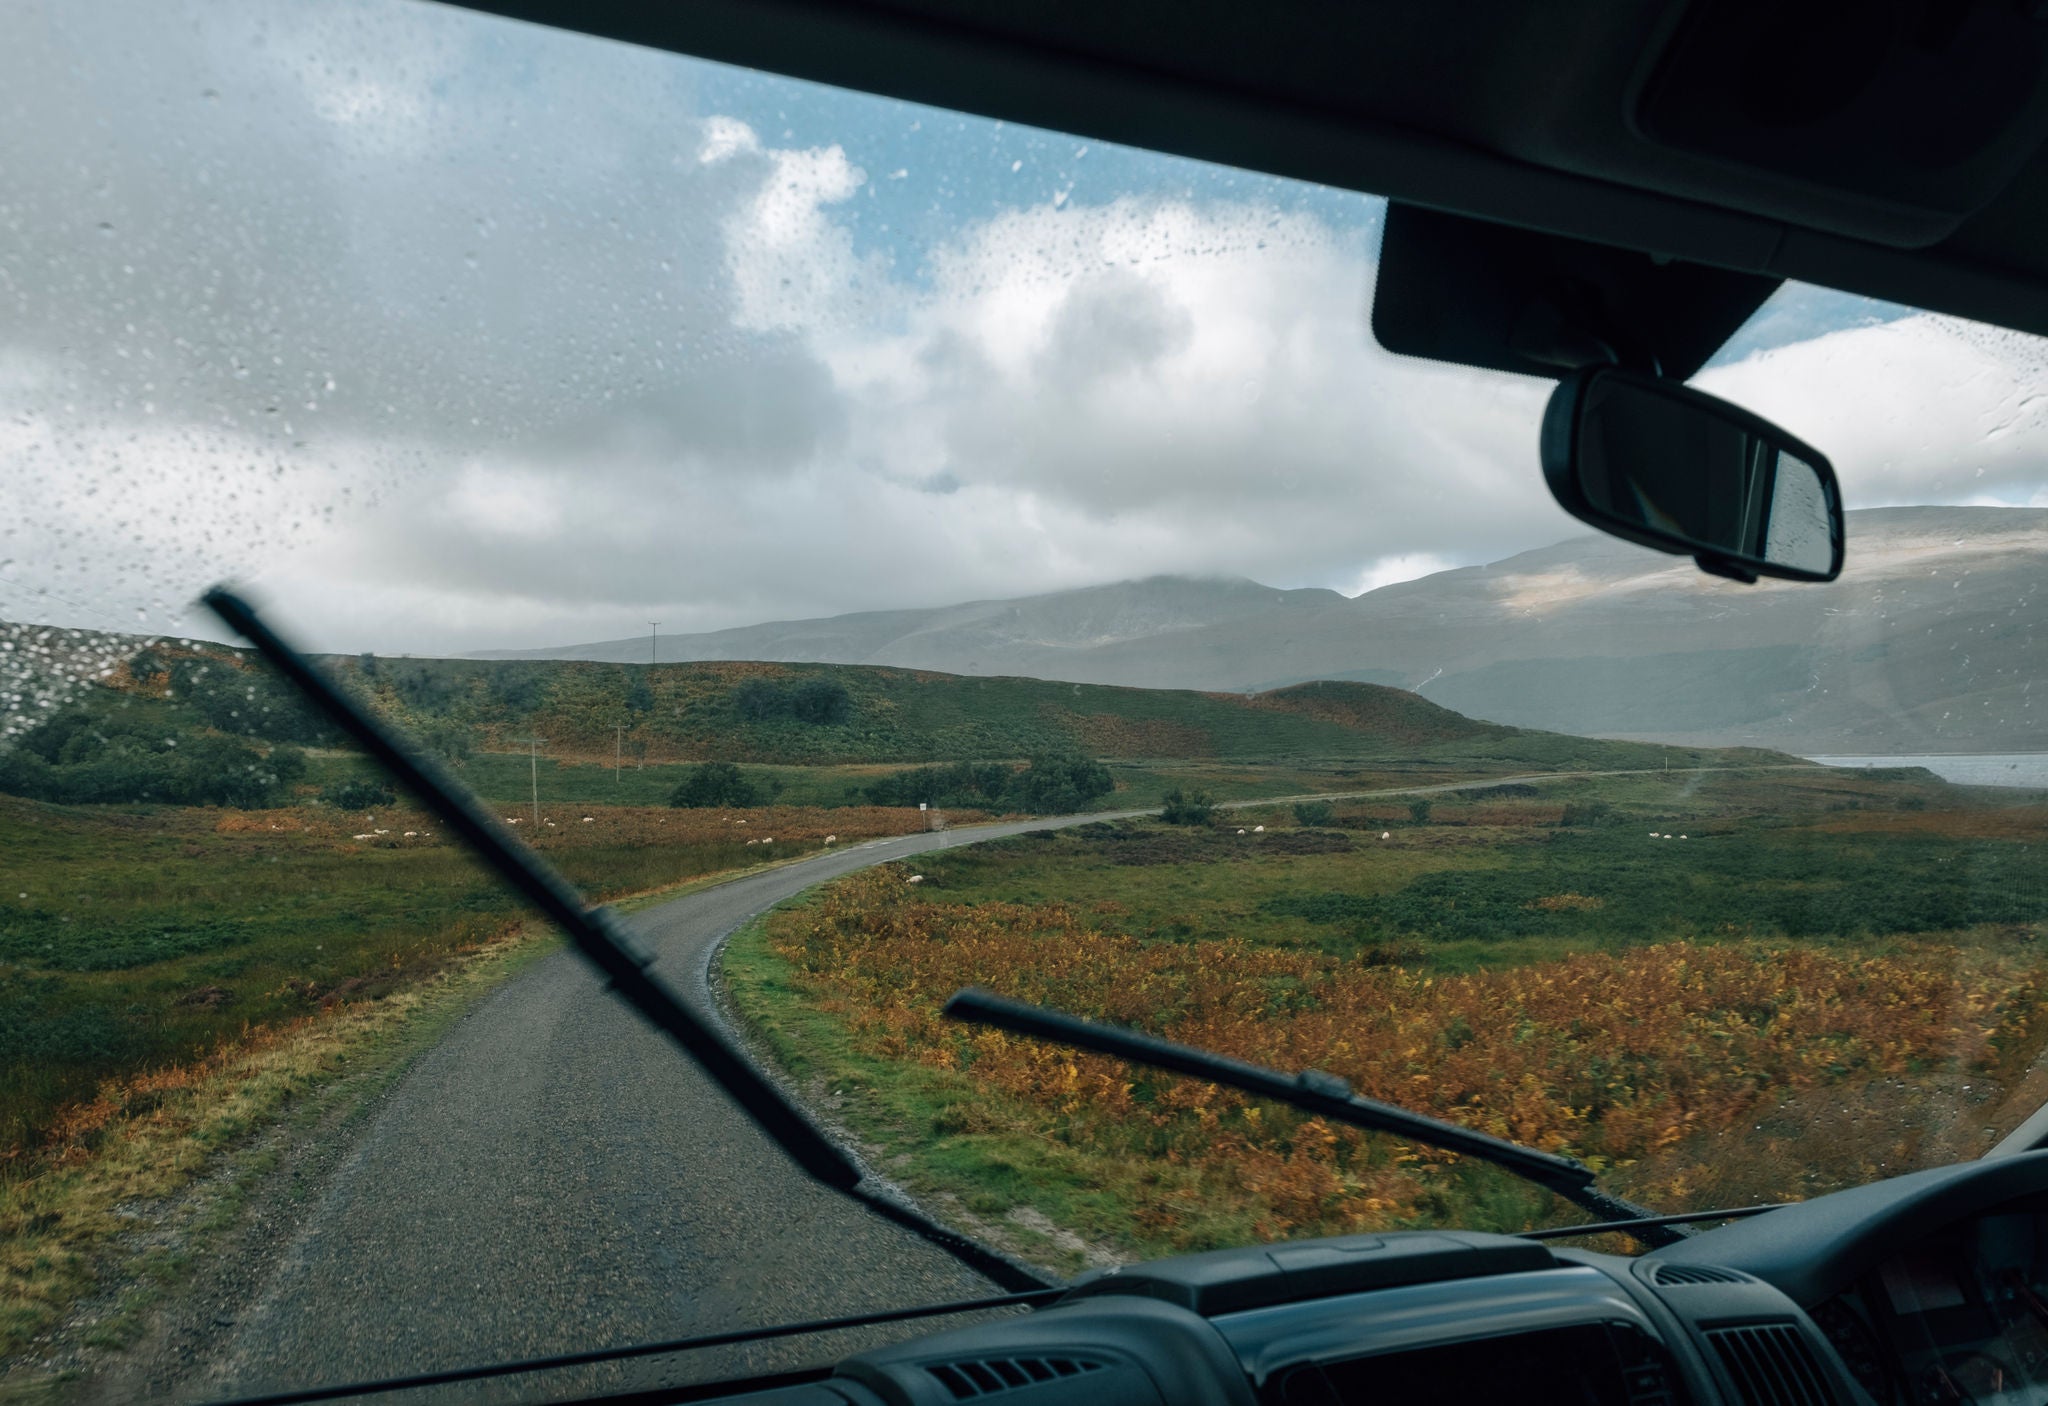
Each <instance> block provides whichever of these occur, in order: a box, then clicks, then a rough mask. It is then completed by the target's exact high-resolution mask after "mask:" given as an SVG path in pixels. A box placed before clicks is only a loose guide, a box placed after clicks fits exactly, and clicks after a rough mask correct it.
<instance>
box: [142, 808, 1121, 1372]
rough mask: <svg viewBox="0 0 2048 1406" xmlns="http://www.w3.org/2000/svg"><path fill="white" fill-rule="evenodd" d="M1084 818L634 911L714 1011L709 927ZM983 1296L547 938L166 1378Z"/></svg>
mask: <svg viewBox="0 0 2048 1406" xmlns="http://www.w3.org/2000/svg"><path fill="white" fill-rule="evenodd" d="M1130 813H1131V812H1121V814H1130ZM1099 818H1107V817H1106V816H1072V817H1063V818H1061V819H1058V820H1029V821H1019V822H1006V823H1002V824H996V825H984V826H974V827H967V828H962V829H959V830H947V831H938V832H935V833H930V834H918V835H908V836H902V837H898V838H895V839H887V840H877V841H872V842H869V843H865V844H860V845H852V846H849V847H847V848H846V849H843V850H834V851H829V852H827V853H825V854H821V855H818V856H815V857H812V858H808V859H804V860H800V861H797V862H795V863H792V864H787V865H782V866H779V867H776V868H773V869H768V870H764V871H762V872H760V873H756V874H751V875H748V876H746V877H744V878H740V879H735V880H733V881H731V882H729V883H724V884H719V885H717V886H714V887H712V888H708V889H703V890H700V891H698V892H696V893H692V894H689V895H687V896H685V897H682V898H678V899H676V900H674V901H672V902H669V903H665V904H662V905H660V906H658V907H654V908H650V909H647V910H645V911H643V912H640V913H638V914H635V915H633V916H632V917H630V918H629V919H628V920H627V921H628V923H629V924H630V926H632V927H633V928H634V930H635V931H636V932H638V933H639V934H640V936H641V938H642V939H643V940H644V941H645V942H646V943H647V944H648V945H649V946H650V947H651V949H652V950H653V951H654V953H655V955H656V959H657V970H659V971H660V972H661V973H662V974H663V975H664V976H665V977H666V978H667V979H668V980H669V981H670V982H671V983H672V984H674V985H675V986H676V987H677V988H678V989H679V990H681V991H682V993H683V994H684V996H685V998H686V999H687V1000H689V1001H690V1002H691V1003H692V1004H693V1005H695V1006H696V1007H697V1008H698V1009H699V1010H700V1011H704V1012H707V1013H710V1014H711V1015H712V1016H713V1018H716V1012H715V1009H714V1007H713V1002H712V997H711V993H710V987H709V982H708V972H709V969H710V964H711V958H712V956H713V954H714V953H715V951H716V950H717V947H718V944H719V943H720V942H721V941H722V940H723V939H724V938H725V937H726V936H727V935H728V934H729V933H731V932H732V931H733V930H734V929H735V928H737V927H738V926H739V925H740V924H741V923H743V922H745V921H746V920H747V919H749V918H751V917H753V916H754V915H755V914H757V913H760V912H762V911H763V910H765V909H767V908H769V907H771V906H772V905H774V904H776V903H779V902H781V901H782V900H783V899H785V898H789V897H791V896H793V895H795V894H797V893H800V892H802V891H803V890H804V889H807V888H810V887H811V886H813V885H815V884H818V883H821V882H823V881H825V880H827V879H831V878H835V877H837V876H839V875H841V874H845V873H848V872H850V871H852V870H855V869H859V868H863V867H865V866H867V865H871V864H876V863H881V862H884V861H887V860H890V859H897V858H902V857H906V856H909V855H914V854H919V853H923V852H925V851H927V850H932V849H940V848H947V847H951V846H954V845H958V844H963V843H972V842H974V841H976V840H983V839H990V838H994V837H996V836H1000V835H1008V834H1016V833H1019V832H1021V831H1024V830H1033V829H1043V828H1046V827H1047V826H1051V825H1073V824H1079V823H1083V822H1085V821H1087V820H1092V819H1099ZM991 1292H996V1290H994V1288H993V1287H992V1286H991V1285H990V1284H989V1283H988V1282H987V1281H985V1280H984V1279H982V1278H981V1277H980V1276H979V1275H977V1274H975V1273H973V1272H972V1271H970V1270H968V1269H966V1268H965V1267H963V1266H962V1265H960V1264H959V1263H958V1262H957V1261H955V1260H953V1259H952V1258H951V1257H950V1256H948V1255H946V1254H945V1253H943V1252H942V1251H940V1250H938V1249H936V1248H935V1247H933V1246H931V1245H930V1244H928V1243H926V1242H925V1241H923V1240H920V1239H918V1238H917V1237H916V1236H914V1235H912V1234H911V1233H909V1232H908V1231H905V1230H903V1229H901V1228H900V1227H898V1226H895V1225H893V1224H891V1223H889V1222H887V1221H884V1220H882V1219H880V1218H879V1217H877V1216H875V1215H873V1214H872V1213H870V1212H868V1211H867V1210H865V1209H863V1208H862V1207H860V1206H858V1205H856V1204H855V1203H853V1202H851V1201H848V1200H847V1199H845V1198H844V1197H841V1196H839V1195H837V1194H835V1193H833V1192H829V1191H826V1190H824V1189H822V1188H820V1187H818V1186H817V1185H816V1184H814V1183H813V1182H811V1181H810V1180H809V1179H808V1178H806V1177H805V1176H804V1175H803V1173H801V1172H799V1171H798V1170H797V1169H796V1167H795V1166H794V1165H793V1164H792V1163H791V1162H790V1161H789V1160H788V1158H787V1157H785V1156H783V1155H782V1153H781V1152H780V1151H779V1150H778V1149H777V1148H776V1147H775V1146H774V1145H773V1144H771V1143H769V1142H768V1141H767V1140H766V1139H765V1138H763V1137H762V1136H761V1134H760V1133H759V1132H758V1131H756V1130H755V1128H754V1125H753V1124H752V1123H751V1122H749V1121H748V1119H747V1118H746V1117H745V1115H743V1114H742V1113H740V1112H739V1110H738V1109H737V1108H735V1107H734V1106H733V1105H732V1104H731V1103H730V1102H729V1101H728V1100H727V1099H726V1097H725V1095H724V1094H723V1093H722V1092H721V1091H720V1090H719V1089H718V1088H717V1087H716V1086H715V1085H713V1084H711V1083H710V1081H709V1080H707V1079H705V1078H704V1077H703V1075H701V1074H700V1073H699V1072H698V1070H697V1068H696V1066H695V1065H694V1064H693V1063H691V1062H690V1061H689V1060H688V1059H687V1057H685V1056H684V1055H682V1054H681V1053H680V1052H679V1051H678V1050H676V1049H675V1048H674V1047H673V1046H672V1045H671V1044H669V1042H668V1041H667V1040H666V1039H665V1038H664V1037H662V1036H660V1035H658V1034H656V1033H654V1032H653V1031H652V1030H650V1029H649V1028H648V1027H647V1026H645V1025H644V1024H643V1023H642V1022H641V1021H640V1020H639V1018H638V1017H637V1016H635V1015H634V1014H632V1013H631V1012H630V1011H628V1010H627V1009H626V1008H625V1007H624V1006H623V1005H621V1004H620V1002H619V1001H618V1000H617V999H616V998H614V997H612V996H611V995H609V994H608V993H607V992H606V991H605V990H604V989H603V988H602V987H601V985H600V984H599V981H598V979H597V977H596V976H595V975H593V974H592V972H591V971H590V969H589V968H587V967H586V966H585V965H584V964H583V963H582V961H581V960H580V959H579V958H578V957H576V956H575V955H574V954H573V953H571V952H568V951H563V952H560V953H557V954H555V955H553V956H551V957H548V958H546V959H544V960H543V961H541V962H539V963H537V964H536V965H535V966H533V967H532V968H530V969H528V970H527V971H526V972H524V973H522V974H521V975H520V976H519V977H517V978H515V979H514V980H512V981H510V982H508V983H507V984H506V985H505V986H503V987H502V988H500V989H499V990H498V991H496V992H494V993H493V994H492V995H491V996H489V997H488V998H486V999H485V1000H484V1001H482V1002H480V1003H479V1004H478V1006H477V1007H476V1008H475V1010H473V1011H472V1012H471V1013H470V1014H469V1015H467V1016H466V1017H465V1018H464V1019H463V1020H462V1021H461V1022H460V1023H458V1024H457V1026H456V1027H455V1028H454V1029H453V1031H451V1033H450V1034H449V1035H448V1037H447V1038H446V1039H445V1040H443V1041H442V1042H441V1043H440V1044H438V1045H437V1046H435V1048H434V1049H433V1050H432V1051H431V1052H429V1053H428V1054H426V1055H424V1056H423V1057H421V1059H420V1060H419V1062H418V1063H417V1064H416V1065H415V1066H414V1067H413V1068H412V1069H411V1070H410V1071H408V1073H407V1074H406V1076H405V1078H404V1079H403V1080H402V1081H401V1083H400V1084H399V1085H398V1086H397V1087H396V1089H394V1090H393V1092H392V1093H391V1094H390V1095H389V1096H388V1097H387V1098H386V1099H385V1101H384V1102H383V1104H382V1106H381V1107H380V1108H379V1109H378V1110H377V1111H376V1113H375V1115H374V1116H373V1117H372V1118H370V1119H369V1120H368V1121H367V1124H366V1126H364V1128H363V1131H362V1133H361V1135H360V1138H359V1140H358V1142H357V1144H356V1145H355V1147H354V1148H353V1149H352V1150H351V1151H350V1152H349V1153H348V1154H347V1155H346V1156H345V1157H343V1158H342V1159H340V1161H339V1164H338V1166H337V1169H336V1171H335V1173H334V1174H333V1175H332V1176H331V1177H330V1178H329V1179H328V1181H327V1183H326V1185H324V1186H323V1187H321V1188H319V1189H318V1190H317V1191H316V1192H314V1199H313V1203H312V1205H311V1208H310V1210H309V1211H308V1212H307V1213H306V1214H305V1216H304V1217H303V1219H302V1221H301V1223H300V1228H299V1230H298V1233H297V1234H296V1236H295V1237H294V1238H293V1239H292V1240H291V1242H290V1243H289V1245H288V1246H287V1248H285V1250H284V1251H283V1253H282V1254H281V1255H280V1256H279V1257H278V1259H277V1261H276V1263H275V1265H274V1266H273V1267H272V1268H271V1270H270V1272H269V1273H268V1274H266V1275H265V1276H263V1277H262V1279H261V1281H260V1282H259V1284H258V1287H257V1289H256V1291H255V1296H254V1298H253V1300H252V1301H251V1302H248V1303H246V1304H244V1305H243V1306H242V1307H241V1308H240V1309H239V1311H236V1312H234V1313H232V1314H231V1315H229V1317H231V1318H232V1321H233V1326H232V1327H231V1328H230V1329H228V1330H227V1332H226V1334H225V1337H224V1340H223V1341H221V1342H220V1343H219V1345H218V1349H217V1350H216V1351H215V1352H213V1353H211V1354H210V1355H209V1356H210V1359H211V1360H210V1361H209V1362H207V1363H204V1364H194V1366H195V1368H196V1370H195V1371H194V1373H193V1375H192V1376H190V1377H189V1378H188V1379H187V1380H186V1381H185V1382H184V1383H182V1384H181V1389H180V1391H179V1395H180V1396H182V1397H183V1398H184V1399H186V1400H195V1401H201V1400H208V1399H216V1398H219V1397H225V1396H236V1395H244V1394H253V1393H256V1392H261V1391H281V1390H287V1389H291V1388H298V1387H310V1386H317V1385H321V1384H324V1383H339V1382H344V1381H353V1380H361V1379H365V1378H374V1377H383V1376H390V1375H396V1374H403V1373H411V1372H422V1371H431V1370H435V1369H440V1368H448V1367H457V1366H463V1365H467V1364H471V1363H483V1362H492V1361H498V1360H503V1359H506V1358H512V1357H532V1356H538V1355H543V1354H550V1353H559V1352H572V1351H577V1350H581V1349H588V1348H594V1347H603V1346H611V1345H618V1344H625V1343H633V1342H642V1341H648V1340H652V1339H657V1338H671V1337H681V1336H687V1335H693V1334H700V1333H713V1332H718V1331H721V1330H725V1329H731V1328H741V1327H750V1326H756V1325H762V1324H770V1323H777V1322H787V1321H793V1320H797V1319H806V1318H823V1317H831V1316H835V1315H841V1314H851V1313H859V1312H862V1311H865V1310H871V1309H879V1308H891V1307H901V1306H905V1305H909V1304H913V1303H919V1302H929V1301H933V1300H939V1299H958V1298H969V1297H975V1296H977V1295H981V1294H985V1293H991ZM878 1331H879V1330H878ZM913 1331H914V1330H913ZM867 1341H879V1339H876V1338H869V1339H861V1340H859V1341H856V1340H854V1338H853V1336H852V1335H846V1334H841V1335H834V1336H829V1337H824V1338H817V1339H812V1340H810V1341H808V1342H802V1341H799V1342H796V1343H783V1344H765V1345H751V1346H748V1347H738V1348H728V1349H718V1350H714V1351H711V1352H707V1353H700V1354H694V1355H692V1356H690V1357H687V1358H680V1359H679V1358H657V1359H649V1360H646V1361H642V1362H638V1363H633V1364H623V1365H617V1366H611V1367H604V1368H587V1369H578V1370H576V1371H575V1372H573V1373H554V1374H550V1375H549V1376H548V1377H546V1378H540V1379H529V1380H528V1381H527V1382H526V1383H524V1384H523V1386H522V1387H521V1388H518V1389H515V1388H513V1387H512V1386H510V1385H509V1384H506V1385H500V1386H499V1387H497V1388H496V1389H495V1390H486V1391H484V1392H483V1393H482V1395H481V1397H480V1396H479V1391H478V1388H476V1387H474V1386H472V1387H469V1388H467V1389H464V1390H462V1391H454V1390H452V1389H451V1390H449V1391H446V1392H436V1393H426V1394H421V1395H420V1396H417V1397H410V1398H407V1399H409V1400H464V1401H469V1400H477V1399H485V1400H531V1399H534V1397H535V1395H537V1394H541V1393H543V1392H545V1391H547V1390H549V1389H552V1390H554V1391H564V1390H568V1389H571V1388H572V1387H579V1388H583V1389H591V1390H595V1389H611V1390H619V1389H627V1388H633V1387H653V1386H657V1385H663V1384H669V1383H675V1382H682V1381H696V1380H706V1379H709V1378H715V1377H721V1376H729V1375H734V1374H737V1373H741V1372H746V1371H758V1370H771V1369H774V1368H777V1367H787V1366H796V1365H801V1364H802V1363H804V1362H809V1361H814V1360H821V1359H824V1358H828V1357H832V1356H838V1355H841V1354H844V1353H845V1352H848V1351H851V1350H854V1349H856V1348H857V1347H858V1346H860V1345H861V1344H862V1343H864V1342H867Z"/></svg>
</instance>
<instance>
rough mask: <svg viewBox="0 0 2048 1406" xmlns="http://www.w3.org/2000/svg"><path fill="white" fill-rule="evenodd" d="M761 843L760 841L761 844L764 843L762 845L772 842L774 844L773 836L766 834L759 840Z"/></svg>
mask: <svg viewBox="0 0 2048 1406" xmlns="http://www.w3.org/2000/svg"><path fill="white" fill-rule="evenodd" d="M761 843H762V844H764V845H772V844H774V843H775V837H774V836H773V835H769V836H767V837H766V838H764V839H763V840H762V841H761Z"/></svg>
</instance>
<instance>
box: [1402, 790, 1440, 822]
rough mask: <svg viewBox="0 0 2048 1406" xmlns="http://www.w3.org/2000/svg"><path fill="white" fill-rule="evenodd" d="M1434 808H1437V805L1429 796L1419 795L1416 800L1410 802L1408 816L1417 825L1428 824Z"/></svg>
mask: <svg viewBox="0 0 2048 1406" xmlns="http://www.w3.org/2000/svg"><path fill="white" fill-rule="evenodd" d="M1433 809H1435V806H1434V804H1433V803H1432V802H1431V801H1430V799H1429V797H1427V796H1417V797H1416V798H1415V799H1414V800H1412V801H1410V802H1408V818H1409V819H1410V820H1412V821H1414V822H1415V823H1416V824H1417V825H1427V824H1429V813H1430V811H1431V810H1433Z"/></svg>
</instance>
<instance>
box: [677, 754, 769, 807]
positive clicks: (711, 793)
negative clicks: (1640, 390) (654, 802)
mask: <svg viewBox="0 0 2048 1406" xmlns="http://www.w3.org/2000/svg"><path fill="white" fill-rule="evenodd" d="M754 800H755V793H754V787H753V785H752V783H750V782H749V781H748V780H747V779H746V777H744V776H742V775H741V774H740V769H739V768H738V767H736V766H734V765H733V764H732V763H731V762H703V763H700V764H699V765H697V766H694V767H692V768H691V769H690V774H689V775H688V776H686V777H684V778H683V784H682V785H680V786H678V787H676V789H675V790H674V791H673V792H671V793H670V795H669V798H668V803H669V804H670V805H672V806H677V807H680V808H684V809H699V810H701V809H703V808H704V807H707V806H750V805H752V804H754Z"/></svg>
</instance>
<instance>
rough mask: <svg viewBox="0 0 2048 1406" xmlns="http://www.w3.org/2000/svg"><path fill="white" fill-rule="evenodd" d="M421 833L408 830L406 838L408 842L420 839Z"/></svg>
mask: <svg viewBox="0 0 2048 1406" xmlns="http://www.w3.org/2000/svg"><path fill="white" fill-rule="evenodd" d="M419 833H420V832H419V831H417V830H408V831H406V832H405V837H406V838H407V839H408V840H413V839H418V838H419Z"/></svg>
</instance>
